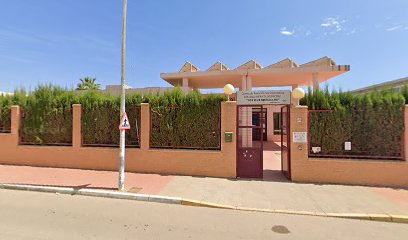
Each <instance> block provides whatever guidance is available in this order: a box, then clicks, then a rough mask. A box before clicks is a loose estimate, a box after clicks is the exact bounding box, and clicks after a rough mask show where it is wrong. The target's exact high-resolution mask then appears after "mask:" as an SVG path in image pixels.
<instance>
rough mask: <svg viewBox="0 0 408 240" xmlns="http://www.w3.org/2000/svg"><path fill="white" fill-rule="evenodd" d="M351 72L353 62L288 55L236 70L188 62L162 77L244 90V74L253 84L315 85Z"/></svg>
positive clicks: (176, 82) (193, 85)
mask: <svg viewBox="0 0 408 240" xmlns="http://www.w3.org/2000/svg"><path fill="white" fill-rule="evenodd" d="M348 71H350V66H349V65H337V64H336V62H335V61H333V60H332V59H331V58H329V57H323V58H320V59H317V60H314V61H311V62H308V63H305V64H302V65H298V64H297V63H295V62H294V61H292V60H291V59H288V58H287V59H284V60H282V61H280V62H277V63H275V64H272V65H269V66H268V67H265V68H263V67H262V66H261V65H260V64H259V63H257V62H255V61H254V60H251V61H249V62H247V63H245V64H243V65H241V66H239V67H237V68H235V69H233V70H230V69H229V68H228V67H227V66H225V65H224V64H223V63H221V62H217V63H215V64H214V65H212V66H211V67H210V68H209V69H208V70H206V71H200V70H199V68H198V67H196V66H194V65H193V64H191V63H189V62H187V63H186V64H184V66H183V67H182V68H181V70H180V71H179V72H176V73H162V74H160V76H161V78H162V79H164V80H165V81H167V82H168V83H170V84H171V85H173V86H182V85H183V79H185V80H186V79H187V80H188V86H189V87H190V88H197V89H212V88H223V87H224V86H225V84H228V83H230V84H232V85H234V86H235V87H237V88H240V89H241V88H242V77H250V78H251V79H252V87H279V86H312V85H313V82H314V81H317V83H319V84H320V83H322V82H325V81H327V80H329V79H331V78H334V77H336V76H339V75H341V74H343V73H345V72H348Z"/></svg>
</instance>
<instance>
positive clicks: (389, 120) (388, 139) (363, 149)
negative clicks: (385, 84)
mask: <svg viewBox="0 0 408 240" xmlns="http://www.w3.org/2000/svg"><path fill="white" fill-rule="evenodd" d="M301 104H303V105H307V106H308V107H309V109H310V110H333V111H332V112H313V111H311V112H310V113H309V114H310V147H321V153H320V154H328V155H350V156H357V155H361V156H371V157H373V156H378V157H400V156H401V154H402V134H403V130H404V116H403V109H404V108H403V106H404V104H405V98H404V94H403V93H397V92H394V91H378V92H373V93H370V94H366V95H363V96H355V95H352V94H350V93H343V92H329V91H328V90H327V89H325V90H323V91H317V92H312V91H311V90H309V92H308V94H307V95H306V97H305V98H304V99H302V100H301ZM345 142H351V144H352V148H351V151H345V150H344V143H345ZM310 150H311V149H310Z"/></svg>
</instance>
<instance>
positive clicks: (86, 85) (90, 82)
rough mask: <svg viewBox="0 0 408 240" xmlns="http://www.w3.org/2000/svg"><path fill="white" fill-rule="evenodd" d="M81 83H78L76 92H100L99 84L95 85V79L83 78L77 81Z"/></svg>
mask: <svg viewBox="0 0 408 240" xmlns="http://www.w3.org/2000/svg"><path fill="white" fill-rule="evenodd" d="M79 80H80V81H81V82H80V83H78V85H77V89H76V90H100V89H101V84H96V83H95V82H96V78H91V77H84V78H81V79H79Z"/></svg>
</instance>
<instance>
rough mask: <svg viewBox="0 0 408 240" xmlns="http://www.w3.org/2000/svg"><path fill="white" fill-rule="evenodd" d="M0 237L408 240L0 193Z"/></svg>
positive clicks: (291, 222)
mask: <svg viewBox="0 0 408 240" xmlns="http://www.w3.org/2000/svg"><path fill="white" fill-rule="evenodd" d="M0 239H1V240H8V239H12V240H18V239H370V240H371V239H387V240H388V239H408V225H407V224H397V223H383V222H370V221H360V220H348V219H336V218H323V217H306V216H291V215H281V214H271V213H254V212H242V211H234V210H221V209H210V208H198V207H187V206H179V205H169V204H159V203H145V202H136V201H130V200H116V199H105V198H95V197H84V196H71V195H60V194H51V193H37V192H23V191H12V190H0Z"/></svg>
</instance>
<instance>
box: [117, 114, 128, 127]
mask: <svg viewBox="0 0 408 240" xmlns="http://www.w3.org/2000/svg"><path fill="white" fill-rule="evenodd" d="M119 130H130V123H129V118H128V116H127V114H126V112H124V113H123V116H122V119H121V120H120V125H119Z"/></svg>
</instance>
